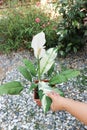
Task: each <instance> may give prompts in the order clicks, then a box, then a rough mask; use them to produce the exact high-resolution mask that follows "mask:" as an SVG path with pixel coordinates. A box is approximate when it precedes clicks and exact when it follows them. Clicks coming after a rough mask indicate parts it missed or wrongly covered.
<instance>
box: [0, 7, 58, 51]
mask: <svg viewBox="0 0 87 130" xmlns="http://www.w3.org/2000/svg"><path fill="white" fill-rule="evenodd" d="M56 25H57V24H56V22H55V21H53V20H51V19H50V18H49V17H48V16H47V14H46V13H44V12H43V11H42V10H41V9H39V8H34V7H33V6H29V7H27V8H26V9H25V8H24V7H23V8H22V7H21V8H18V9H10V10H9V12H8V13H7V14H5V17H3V18H2V19H1V20H0V51H3V50H4V51H5V52H9V51H11V50H18V49H19V48H23V49H29V48H30V47H31V40H32V37H33V36H34V35H36V34H37V33H39V32H41V31H44V32H45V34H46V39H47V43H46V46H47V48H49V47H52V46H56V44H57V34H56V30H55V28H56Z"/></svg>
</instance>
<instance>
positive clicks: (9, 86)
mask: <svg viewBox="0 0 87 130" xmlns="http://www.w3.org/2000/svg"><path fill="white" fill-rule="evenodd" d="M22 90H23V86H22V85H21V83H20V82H18V81H12V82H9V83H6V84H3V85H1V86H0V95H3V94H11V95H15V94H19V93H20V92H21V91H22Z"/></svg>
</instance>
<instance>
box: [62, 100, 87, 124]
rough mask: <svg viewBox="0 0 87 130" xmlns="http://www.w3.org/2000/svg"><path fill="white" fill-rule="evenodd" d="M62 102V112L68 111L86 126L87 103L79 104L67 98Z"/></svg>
mask: <svg viewBox="0 0 87 130" xmlns="http://www.w3.org/2000/svg"><path fill="white" fill-rule="evenodd" d="M63 100H64V104H63V105H64V106H63V108H64V110H66V111H68V112H69V113H71V114H72V115H73V116H75V117H76V118H77V119H79V120H80V121H82V122H84V123H85V124H86V125H87V103H81V102H78V101H74V100H71V99H67V98H64V99H63Z"/></svg>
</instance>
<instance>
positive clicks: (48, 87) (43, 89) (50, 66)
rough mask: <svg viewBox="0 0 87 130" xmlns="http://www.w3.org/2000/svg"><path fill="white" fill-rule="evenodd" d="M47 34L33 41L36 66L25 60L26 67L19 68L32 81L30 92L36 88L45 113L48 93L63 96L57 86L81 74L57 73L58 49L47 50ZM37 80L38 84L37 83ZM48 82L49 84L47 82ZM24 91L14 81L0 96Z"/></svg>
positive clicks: (4, 87) (76, 72)
mask: <svg viewBox="0 0 87 130" xmlns="http://www.w3.org/2000/svg"><path fill="white" fill-rule="evenodd" d="M45 43H46V39H45V33H44V32H40V33H38V34H37V35H35V36H34V37H33V39H32V43H31V47H32V48H33V50H34V56H35V58H36V61H35V64H34V63H32V62H31V61H30V60H27V59H23V63H24V66H19V67H18V70H19V71H20V73H21V74H22V75H23V76H24V77H25V78H26V79H27V80H29V81H30V83H31V84H30V87H29V91H30V92H31V91H32V90H34V89H35V88H37V90H38V95H39V98H40V100H41V103H42V108H43V110H44V113H46V112H47V111H48V110H49V109H50V105H51V102H52V101H51V99H50V98H49V97H48V96H47V95H46V93H47V92H50V91H55V92H57V93H59V94H60V95H61V96H64V94H63V92H62V91H61V90H60V89H58V87H56V85H55V84H60V83H63V82H67V81H68V80H69V79H71V78H74V77H76V76H78V75H79V74H80V72H79V71H78V70H72V69H68V70H65V71H62V72H60V73H57V72H55V71H54V70H55V58H56V56H57V48H50V49H48V50H46V49H45ZM35 80H37V81H38V82H35ZM45 80H47V81H48V82H45ZM22 90H23V86H22V84H21V83H20V82H18V81H12V82H9V83H6V84H3V85H1V86H0V95H2V94H19V93H20V92H21V91H22Z"/></svg>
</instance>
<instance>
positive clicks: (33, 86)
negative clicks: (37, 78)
mask: <svg viewBox="0 0 87 130" xmlns="http://www.w3.org/2000/svg"><path fill="white" fill-rule="evenodd" d="M36 87H37V84H34V83H32V84H31V86H30V88H29V92H30V91H32V90H33V89H35V88H36Z"/></svg>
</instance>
